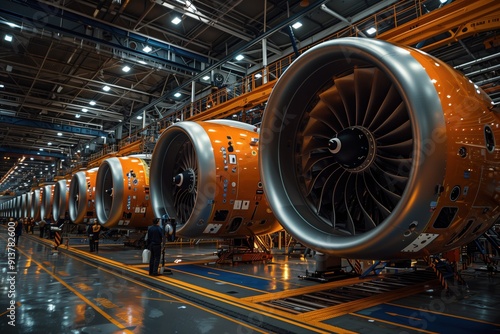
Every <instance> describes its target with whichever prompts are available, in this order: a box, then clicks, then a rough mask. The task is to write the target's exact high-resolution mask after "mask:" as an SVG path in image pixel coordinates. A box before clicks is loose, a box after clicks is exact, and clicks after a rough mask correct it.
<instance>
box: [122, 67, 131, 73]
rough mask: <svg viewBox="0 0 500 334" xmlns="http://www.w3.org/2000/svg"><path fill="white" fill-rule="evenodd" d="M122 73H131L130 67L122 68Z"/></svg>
mask: <svg viewBox="0 0 500 334" xmlns="http://www.w3.org/2000/svg"><path fill="white" fill-rule="evenodd" d="M122 71H123V72H125V73H127V72H128V71H130V67H128V66H127V65H125V66H123V67H122Z"/></svg>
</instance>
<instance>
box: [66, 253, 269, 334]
mask: <svg viewBox="0 0 500 334" xmlns="http://www.w3.org/2000/svg"><path fill="white" fill-rule="evenodd" d="M70 248H71V247H70ZM69 251H70V252H74V253H79V252H80V251H78V250H71V249H70V250H69ZM82 253H84V254H85V252H82ZM65 255H67V256H69V257H71V258H74V259H76V260H78V261H80V262H82V263H85V264H86V265H89V266H92V267H94V268H98V269H99V270H101V271H104V272H107V273H109V274H112V275H114V276H116V277H119V278H121V279H124V280H127V281H129V282H132V283H134V284H136V285H139V286H142V287H144V288H147V289H149V290H151V291H154V292H156V293H158V294H161V295H164V296H168V297H171V298H173V299H175V300H178V302H179V303H180V302H182V303H183V304H186V305H190V306H193V307H195V308H197V309H200V310H203V311H205V312H208V313H211V314H214V315H216V316H218V317H220V318H223V319H226V320H229V321H231V322H233V323H236V324H240V325H241V326H243V327H245V328H247V329H248V330H249V331H250V332H251V331H255V332H256V333H263V334H265V333H268V332H267V331H264V330H262V329H260V328H257V327H253V326H250V325H248V324H246V323H243V322H240V321H238V320H236V319H234V318H231V317H228V316H226V315H224V314H221V313H217V312H215V311H213V310H211V309H208V308H205V307H202V306H200V305H197V304H195V303H192V302H189V301H187V300H184V299H181V298H179V297H176V296H174V295H171V294H169V293H166V292H165V291H163V290H160V289H157V288H154V287H152V286H151V285H148V284H145V283H142V282H140V281H137V280H135V279H133V278H130V277H128V276H124V275H121V274H118V273H117V272H115V271H112V270H108V269H106V268H103V267H99V266H97V265H95V264H94V263H91V262H88V261H86V260H84V259H82V258H80V257H78V258H77V257H76V256H75V255H71V254H69V253H66V254H65ZM97 259H98V260H100V259H101V258H99V257H98V258H97ZM103 262H105V261H103ZM119 269H120V270H122V271H123V270H127V271H129V272H134V273H138V274H141V275H142V276H146V275H147V274H146V273H145V272H144V271H142V270H138V269H135V268H124V267H123V265H122V264H120V266H119ZM159 277H160V276H153V277H151V278H152V279H158V278H159ZM195 292H196V291H195Z"/></svg>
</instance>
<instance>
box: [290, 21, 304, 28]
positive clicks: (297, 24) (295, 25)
mask: <svg viewBox="0 0 500 334" xmlns="http://www.w3.org/2000/svg"><path fill="white" fill-rule="evenodd" d="M300 27H302V23H300V22H295V23H294V24H292V28H293V29H299V28H300Z"/></svg>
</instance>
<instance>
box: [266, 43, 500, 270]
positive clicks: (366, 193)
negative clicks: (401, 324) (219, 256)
mask: <svg viewBox="0 0 500 334" xmlns="http://www.w3.org/2000/svg"><path fill="white" fill-rule="evenodd" d="M499 123H500V114H499V112H498V110H494V109H493V104H492V102H491V100H490V99H489V98H488V96H487V95H486V94H485V93H484V92H483V91H482V90H481V89H479V88H478V87H477V86H475V85H474V84H473V83H472V82H471V81H470V80H468V79H467V78H465V77H464V76H463V75H461V74H460V73H458V72H456V71H455V70H454V69H452V68H450V67H449V66H448V65H447V64H446V63H444V62H442V61H440V60H438V59H436V58H434V57H432V56H430V55H427V54H425V53H423V52H421V51H419V50H415V49H412V48H409V47H404V46H398V45H394V44H390V43H388V42H384V41H380V40H375V39H369V38H343V39H337V40H333V41H330V42H326V43H323V44H321V45H318V46H316V47H314V48H312V49H310V50H309V51H307V52H305V53H304V54H303V55H301V56H300V57H299V58H297V60H295V62H294V63H292V64H291V66H290V67H289V68H288V69H287V71H286V72H285V73H284V75H283V76H282V77H281V78H280V79H279V81H278V82H277V84H276V85H275V87H274V89H273V91H272V93H271V96H270V98H269V100H268V104H267V107H266V110H265V112H264V117H263V121H262V127H261V135H260V143H261V149H260V170H261V174H262V179H263V183H264V188H265V193H266V195H267V198H268V199H269V201H270V204H271V207H272V209H273V211H274V213H275V215H276V217H277V218H278V220H279V221H280V222H281V223H282V224H283V226H284V228H285V229H286V230H287V231H288V232H289V233H290V234H292V235H293V237H294V238H296V239H298V240H299V241H301V242H302V243H303V244H305V245H307V246H308V247H310V248H312V249H315V250H318V251H321V252H323V253H326V254H332V255H335V256H339V257H347V258H357V259H381V260H382V259H397V258H415V257H420V256H424V255H429V254H436V253H440V252H443V251H446V250H451V249H454V248H457V247H458V246H460V245H464V244H467V243H469V242H471V241H473V240H474V239H476V238H477V237H478V236H480V235H481V234H482V233H484V232H485V231H486V230H488V229H489V228H490V227H491V226H492V225H493V224H494V223H495V221H497V220H498V219H499V215H500V207H499V203H500V184H499V180H500V172H499V171H500V150H499V148H498V147H497V146H496V143H498V142H499V141H500V126H499Z"/></svg>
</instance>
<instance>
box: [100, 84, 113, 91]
mask: <svg viewBox="0 0 500 334" xmlns="http://www.w3.org/2000/svg"><path fill="white" fill-rule="evenodd" d="M110 89H111V88H110V87H109V86H108V85H106V86H104V87H102V90H103V91H105V92H107V91H109V90H110Z"/></svg>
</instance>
